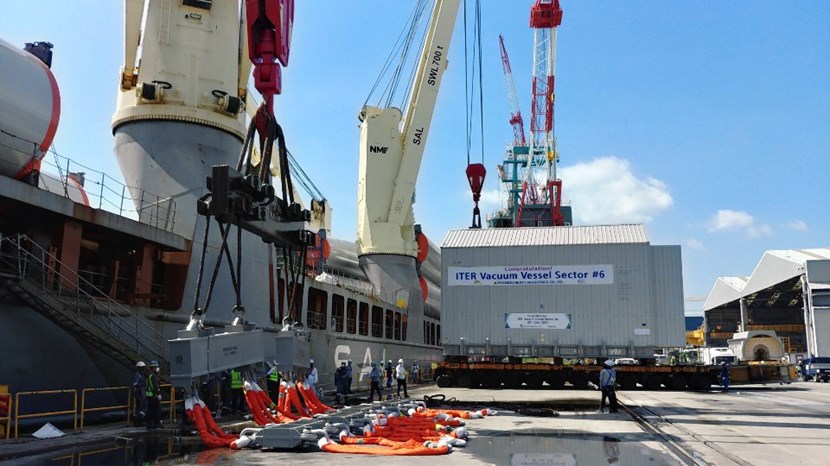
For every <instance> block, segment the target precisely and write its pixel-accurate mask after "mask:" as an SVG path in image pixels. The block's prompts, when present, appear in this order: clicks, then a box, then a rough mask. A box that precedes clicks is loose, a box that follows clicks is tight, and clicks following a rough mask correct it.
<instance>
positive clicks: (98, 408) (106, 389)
mask: <svg viewBox="0 0 830 466" xmlns="http://www.w3.org/2000/svg"><path fill="white" fill-rule="evenodd" d="M116 390H127V403H125V404H120V405H108V406H96V407H94V408H87V407H86V394H87V393H90V392H112V391H116ZM131 401H132V390H131V389H130V387H127V386H124V387H103V388H84V389H83V390H81V432H83V431H84V417H85V416H86V413H88V412H89V413H91V412H97V411H112V410H115V409H124V410H125V411H126V412H127V425H130V402H131Z"/></svg>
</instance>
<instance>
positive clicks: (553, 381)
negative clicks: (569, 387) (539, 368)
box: [547, 372, 565, 390]
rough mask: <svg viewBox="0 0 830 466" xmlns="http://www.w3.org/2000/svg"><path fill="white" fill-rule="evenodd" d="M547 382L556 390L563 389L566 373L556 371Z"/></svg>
mask: <svg viewBox="0 0 830 466" xmlns="http://www.w3.org/2000/svg"><path fill="white" fill-rule="evenodd" d="M547 383H548V385H550V388H552V389H554V390H561V389H562V387H564V386H565V375H564V374H562V373H561V372H554V373H552V374H550V375H549V376H548V378H547Z"/></svg>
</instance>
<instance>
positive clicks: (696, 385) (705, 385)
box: [689, 374, 712, 392]
mask: <svg viewBox="0 0 830 466" xmlns="http://www.w3.org/2000/svg"><path fill="white" fill-rule="evenodd" d="M711 385H712V383H711V380H709V377H707V376H706V375H705V374H695V375H694V376H692V377H691V378H690V379H689V388H691V389H692V390H695V391H698V392H702V391H706V390H709V387H710V386H711Z"/></svg>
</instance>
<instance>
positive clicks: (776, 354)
mask: <svg viewBox="0 0 830 466" xmlns="http://www.w3.org/2000/svg"><path fill="white" fill-rule="evenodd" d="M728 343H729V349H730V350H732V354H734V355H735V356H737V357H738V360H739V361H777V360H779V359H781V358H782V357H783V356H784V345H783V344H782V343H781V339H780V338H778V336H777V335H776V334H775V332H774V331H772V330H750V331H747V332H737V333H735V335H734V337H733V338H732V339H730V340H728Z"/></svg>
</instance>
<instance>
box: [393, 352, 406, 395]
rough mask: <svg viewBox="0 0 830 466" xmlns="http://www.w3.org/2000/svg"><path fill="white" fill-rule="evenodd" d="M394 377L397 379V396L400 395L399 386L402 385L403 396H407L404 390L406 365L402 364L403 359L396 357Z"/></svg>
mask: <svg viewBox="0 0 830 466" xmlns="http://www.w3.org/2000/svg"><path fill="white" fill-rule="evenodd" d="M395 378H396V379H397V380H398V398H400V397H401V387H403V397H404V398H409V393H407V391H406V367H405V366H404V365H403V359H398V365H397V367H395Z"/></svg>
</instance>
